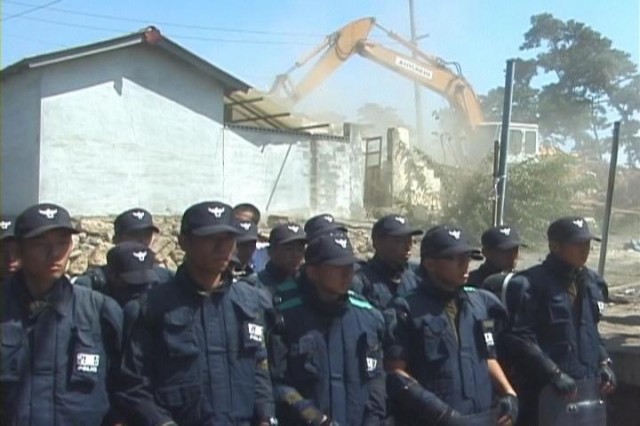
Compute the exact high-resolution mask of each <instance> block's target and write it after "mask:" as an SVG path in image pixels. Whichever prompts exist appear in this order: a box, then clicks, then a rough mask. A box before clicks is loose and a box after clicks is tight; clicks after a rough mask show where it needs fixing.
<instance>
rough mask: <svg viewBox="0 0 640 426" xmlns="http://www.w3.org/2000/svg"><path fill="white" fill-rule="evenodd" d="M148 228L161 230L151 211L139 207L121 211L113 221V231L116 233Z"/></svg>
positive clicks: (120, 233)
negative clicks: (154, 222)
mask: <svg viewBox="0 0 640 426" xmlns="http://www.w3.org/2000/svg"><path fill="white" fill-rule="evenodd" d="M146 229H152V230H153V231H154V232H160V230H159V229H158V227H157V226H155V225H154V224H153V216H151V213H149V212H148V211H147V210H145V209H141V208H139V207H136V208H134V209H129V210H127V211H125V212H122V213H120V214H119V215H118V216H117V217H116V219H115V220H114V221H113V232H114V233H115V234H116V235H122V234H126V233H129V232H134V231H143V230H146Z"/></svg>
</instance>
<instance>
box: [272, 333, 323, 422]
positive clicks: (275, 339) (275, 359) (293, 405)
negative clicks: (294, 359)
mask: <svg viewBox="0 0 640 426" xmlns="http://www.w3.org/2000/svg"><path fill="white" fill-rule="evenodd" d="M268 350H269V364H270V366H271V379H272V381H273V394H274V398H275V404H276V409H277V412H278V419H279V420H280V421H281V422H282V423H283V424H290V423H291V424H297V423H299V422H303V424H308V425H319V424H320V422H321V421H322V418H323V416H324V413H322V412H321V411H320V410H319V409H318V408H317V407H316V406H315V405H314V404H313V402H312V401H311V400H308V399H305V398H303V397H302V395H300V392H298V390H297V389H296V388H295V387H294V386H292V385H291V384H290V382H289V380H288V375H287V356H288V352H289V351H288V348H287V344H286V339H285V336H284V335H283V330H279V329H278V327H273V328H272V330H271V333H270V335H269V339H268ZM285 420H288V422H287V421H285Z"/></svg>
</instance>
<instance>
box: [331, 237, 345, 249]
mask: <svg viewBox="0 0 640 426" xmlns="http://www.w3.org/2000/svg"><path fill="white" fill-rule="evenodd" d="M333 241H335V243H336V244H337V245H339V246H340V247H342V248H343V249H346V248H347V240H346V239H345V238H336V239H335V240H333Z"/></svg>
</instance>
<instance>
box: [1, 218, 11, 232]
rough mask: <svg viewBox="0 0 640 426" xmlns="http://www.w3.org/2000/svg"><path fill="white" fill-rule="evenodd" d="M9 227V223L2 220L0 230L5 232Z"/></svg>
mask: <svg viewBox="0 0 640 426" xmlns="http://www.w3.org/2000/svg"><path fill="white" fill-rule="evenodd" d="M10 226H11V222H10V221H8V220H3V221H2V222H0V229H2V230H3V231H6V230H7V229H9V227H10Z"/></svg>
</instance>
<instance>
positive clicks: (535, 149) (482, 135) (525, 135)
mask: <svg viewBox="0 0 640 426" xmlns="http://www.w3.org/2000/svg"><path fill="white" fill-rule="evenodd" d="M501 132H502V123H500V122H485V123H481V124H479V125H478V127H477V135H476V138H475V139H476V141H475V142H476V143H477V146H479V147H482V148H481V149H482V150H483V151H484V153H485V155H486V153H492V151H493V143H494V141H499V140H500V133H501ZM539 149H540V144H539V140H538V125H537V124H528V123H511V125H510V126H509V150H508V157H507V161H508V162H510V163H519V162H522V161H524V160H527V159H529V158H532V157H535V156H536V155H538V153H539Z"/></svg>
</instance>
